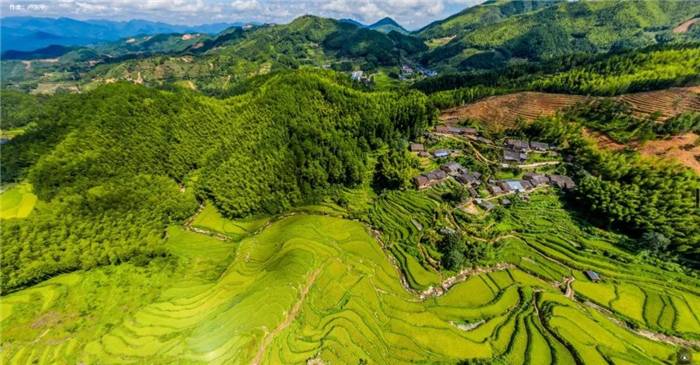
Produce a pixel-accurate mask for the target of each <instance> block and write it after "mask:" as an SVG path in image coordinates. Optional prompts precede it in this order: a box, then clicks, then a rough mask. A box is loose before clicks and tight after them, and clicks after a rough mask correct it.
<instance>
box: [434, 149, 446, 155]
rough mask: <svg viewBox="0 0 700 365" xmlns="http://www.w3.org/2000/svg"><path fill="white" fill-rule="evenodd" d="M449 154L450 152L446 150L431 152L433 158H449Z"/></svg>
mask: <svg viewBox="0 0 700 365" xmlns="http://www.w3.org/2000/svg"><path fill="white" fill-rule="evenodd" d="M449 154H450V151H448V150H437V151H435V152H433V155H434V156H449Z"/></svg>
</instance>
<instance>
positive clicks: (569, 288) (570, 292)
mask: <svg viewBox="0 0 700 365" xmlns="http://www.w3.org/2000/svg"><path fill="white" fill-rule="evenodd" d="M574 280H576V278H574V277H573V276H570V277H568V278H565V279H564V285H565V286H566V291H565V292H564V295H565V296H566V297H567V298H569V299H571V300H574V288H573V287H572V286H571V284H572V283H573V282H574Z"/></svg>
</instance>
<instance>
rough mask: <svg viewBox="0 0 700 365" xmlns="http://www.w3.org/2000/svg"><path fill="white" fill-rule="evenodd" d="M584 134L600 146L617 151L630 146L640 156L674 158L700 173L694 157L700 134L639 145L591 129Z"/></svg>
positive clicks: (698, 148) (698, 146)
mask: <svg viewBox="0 0 700 365" xmlns="http://www.w3.org/2000/svg"><path fill="white" fill-rule="evenodd" d="M585 134H586V135H587V136H588V137H590V138H593V139H594V140H595V141H596V143H597V144H598V146H599V147H601V148H604V149H607V150H613V151H619V150H622V149H624V148H626V147H630V148H633V149H635V150H636V151H638V152H639V153H640V154H641V155H642V156H653V157H656V158H662V159H668V160H674V161H676V162H678V163H680V164H682V165H683V166H687V167H689V168H691V169H692V170H693V171H695V172H696V173H697V174H700V162H699V161H698V159H697V158H696V156H697V157H700V145H698V144H697V143H696V141H697V140H698V138H699V137H700V136H698V135H697V134H694V133H686V134H682V135H680V136H675V137H671V138H669V139H658V140H653V141H647V142H645V143H643V144H641V145H640V144H637V143H630V144H627V145H625V144H621V143H617V142H615V141H613V140H612V139H610V137H608V136H606V135H605V134H602V133H597V132H592V131H585Z"/></svg>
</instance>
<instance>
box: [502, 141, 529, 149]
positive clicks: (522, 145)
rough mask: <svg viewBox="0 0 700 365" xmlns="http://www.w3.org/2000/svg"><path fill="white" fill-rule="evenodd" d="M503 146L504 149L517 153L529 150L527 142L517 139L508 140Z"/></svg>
mask: <svg viewBox="0 0 700 365" xmlns="http://www.w3.org/2000/svg"><path fill="white" fill-rule="evenodd" d="M505 144H506V147H508V148H510V149H512V150H515V151H519V152H527V151H528V150H529V149H530V144H529V143H528V142H527V141H523V140H519V139H513V138H508V139H506V143H505Z"/></svg>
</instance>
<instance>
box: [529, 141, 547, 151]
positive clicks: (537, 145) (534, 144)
mask: <svg viewBox="0 0 700 365" xmlns="http://www.w3.org/2000/svg"><path fill="white" fill-rule="evenodd" d="M530 147H532V148H534V149H537V150H546V149H549V145H548V144H546V143H543V142H530Z"/></svg>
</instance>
